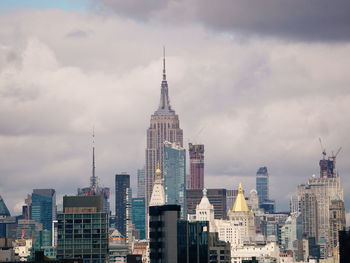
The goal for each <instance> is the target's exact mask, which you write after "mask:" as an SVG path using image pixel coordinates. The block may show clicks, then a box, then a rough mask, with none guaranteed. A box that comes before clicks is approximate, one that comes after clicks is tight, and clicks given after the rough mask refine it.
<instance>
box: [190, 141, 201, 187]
mask: <svg viewBox="0 0 350 263" xmlns="http://www.w3.org/2000/svg"><path fill="white" fill-rule="evenodd" d="M188 152H189V156H190V180H191V181H190V182H191V183H190V189H201V190H203V188H204V145H203V144H192V143H189V144H188Z"/></svg>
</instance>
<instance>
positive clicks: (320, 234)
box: [298, 156, 345, 258]
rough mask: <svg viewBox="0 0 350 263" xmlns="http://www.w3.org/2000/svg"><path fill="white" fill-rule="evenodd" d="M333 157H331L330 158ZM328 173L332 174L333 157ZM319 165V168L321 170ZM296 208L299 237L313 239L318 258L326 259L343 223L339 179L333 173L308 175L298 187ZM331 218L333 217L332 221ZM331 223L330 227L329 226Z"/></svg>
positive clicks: (342, 194) (342, 197)
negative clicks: (299, 229) (317, 175)
mask: <svg viewBox="0 0 350 263" xmlns="http://www.w3.org/2000/svg"><path fill="white" fill-rule="evenodd" d="M333 157H334V158H333ZM333 157H332V158H333V160H334V162H333V164H332V169H331V170H332V171H335V169H336V167H335V156H333ZM322 165H323V164H322V162H320V169H321V171H322ZM298 200H299V209H300V212H301V214H302V218H303V221H302V222H303V232H304V233H303V234H305V235H307V236H308V237H309V238H315V241H316V244H317V245H318V246H320V257H321V258H328V257H329V256H331V255H332V254H333V248H334V245H335V244H336V243H337V238H336V237H334V236H333V235H334V233H335V232H338V227H341V226H342V225H343V224H345V218H344V217H345V216H343V213H345V212H344V205H343V201H344V192H343V188H342V185H341V181H340V177H339V176H338V174H337V173H336V172H334V173H333V174H332V175H331V176H325V175H324V174H323V173H322V172H321V173H320V177H319V178H318V177H316V176H312V177H310V178H309V180H308V182H307V184H301V185H299V186H298ZM332 217H333V218H332ZM331 224H332V225H331Z"/></svg>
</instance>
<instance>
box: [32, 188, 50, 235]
mask: <svg viewBox="0 0 350 263" xmlns="http://www.w3.org/2000/svg"><path fill="white" fill-rule="evenodd" d="M31 219H33V220H35V221H37V222H39V223H42V224H43V228H44V229H47V230H51V229H52V221H53V220H55V219H56V191H55V190H54V189H33V193H32V204H31Z"/></svg>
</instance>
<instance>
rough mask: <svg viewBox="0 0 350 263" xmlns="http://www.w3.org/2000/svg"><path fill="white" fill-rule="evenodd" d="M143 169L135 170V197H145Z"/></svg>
mask: <svg viewBox="0 0 350 263" xmlns="http://www.w3.org/2000/svg"><path fill="white" fill-rule="evenodd" d="M145 179H146V178H145V167H143V168H142V169H137V197H138V198H143V197H145Z"/></svg>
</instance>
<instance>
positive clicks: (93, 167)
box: [90, 126, 97, 190]
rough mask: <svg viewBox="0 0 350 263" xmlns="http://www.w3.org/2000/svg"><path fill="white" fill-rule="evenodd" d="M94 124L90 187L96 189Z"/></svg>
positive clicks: (93, 128)
mask: <svg viewBox="0 0 350 263" xmlns="http://www.w3.org/2000/svg"><path fill="white" fill-rule="evenodd" d="M95 169H96V166H95V126H93V127H92V176H91V179H90V184H91V188H92V189H93V190H96V188H97V178H96V175H95Z"/></svg>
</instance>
